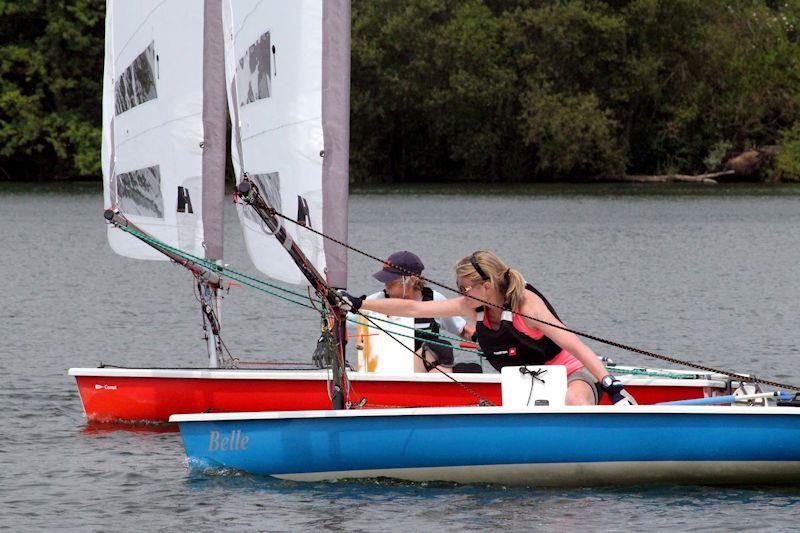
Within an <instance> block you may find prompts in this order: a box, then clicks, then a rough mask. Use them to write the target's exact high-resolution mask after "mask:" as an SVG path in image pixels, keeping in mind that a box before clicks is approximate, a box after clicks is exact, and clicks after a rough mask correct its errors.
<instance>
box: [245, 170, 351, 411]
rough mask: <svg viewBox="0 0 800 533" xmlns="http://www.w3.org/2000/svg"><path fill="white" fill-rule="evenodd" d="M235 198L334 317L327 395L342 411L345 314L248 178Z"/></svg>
mask: <svg viewBox="0 0 800 533" xmlns="http://www.w3.org/2000/svg"><path fill="white" fill-rule="evenodd" d="M236 191H237V192H238V194H239V198H241V199H242V201H243V202H245V203H246V204H248V205H249V206H250V207H252V208H253V211H255V213H256V214H257V215H258V217H259V218H260V219H261V220H262V221H263V222H264V224H266V225H267V227H268V228H269V230H270V231H271V232H272V234H273V235H274V236H275V238H276V239H277V240H278V242H280V243H281V244H282V245H283V247H284V248H285V249H286V251H287V252H288V253H289V256H290V257H291V258H292V260H293V261H294V263H295V265H297V268H298V269H300V272H302V274H303V276H305V278H306V279H307V280H308V282H309V283H310V284H311V286H312V287H313V288H314V292H316V294H317V296H319V297H320V298H322V299H323V300H325V301H326V302H327V303H328V307H329V308H330V310H331V312H332V313H333V316H334V331H333V332H332V333H333V335H334V339H335V342H336V344H337V346H338V347H339V350H338V353H337V357H334V358H333V364H332V371H333V379H332V381H333V394H332V395H331V404H332V407H333V409H344V406H345V395H346V390H347V389H346V388H345V385H344V378H345V375H344V344H343V340H344V324H345V320H344V319H345V313H343V312H342V311H341V310H340V309H339V307H338V305H337V296H336V293H335V292H334V290H333V289H332V288H330V287H329V286H328V284H327V283H326V281H325V278H324V277H323V276H322V274H320V272H319V271H318V270H317V269H316V267H315V266H314V265H313V264H312V263H311V261H309V260H308V258H307V257H306V255H305V253H303V250H302V249H301V248H300V246H299V245H298V244H297V242H296V241H295V240H294V239H292V236H291V235H289V233H287V231H286V227H285V226H284V225H283V224H281V221H280V219H279V218H278V217H277V215H276V213H275V210H274V209H273V208H272V207H271V206H270V205H269V203H268V202H267V200H266V199H265V198H264V196H263V195H262V194H261V192H260V191H259V190H258V186H257V185H256V184H255V183H253V182H252V181H251V180H250V178H248V177H246V176H245V177H244V178H243V179H242V181H241V182H240V183H239V185H238V186H237V188H236Z"/></svg>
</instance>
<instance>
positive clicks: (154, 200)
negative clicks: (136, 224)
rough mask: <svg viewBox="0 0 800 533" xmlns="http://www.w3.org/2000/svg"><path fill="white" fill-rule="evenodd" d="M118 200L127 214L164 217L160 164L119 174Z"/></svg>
mask: <svg viewBox="0 0 800 533" xmlns="http://www.w3.org/2000/svg"><path fill="white" fill-rule="evenodd" d="M116 181H117V202H118V207H119V210H120V211H121V212H122V213H124V214H126V215H138V216H143V217H152V218H164V201H163V198H162V196H161V169H160V167H159V166H158V165H155V166H152V167H147V168H140V169H138V170H132V171H130V172H125V173H124V174H117V180H116Z"/></svg>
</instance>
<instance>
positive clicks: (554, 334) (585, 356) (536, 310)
mask: <svg viewBox="0 0 800 533" xmlns="http://www.w3.org/2000/svg"><path fill="white" fill-rule="evenodd" d="M522 313H523V314H526V315H529V316H532V317H534V318H538V319H540V320H544V321H545V322H549V323H551V324H557V325H559V326H563V325H564V324H562V323H561V321H560V320H559V319H557V318H556V317H555V316H553V313H551V312H550V310H549V309H548V308H547V306H546V305H545V304H544V302H543V301H542V300H541V299H540V298H538V297H537V296H534V295H530V297H527V296H526V298H525V302H524V303H523V305H522ZM523 320H524V321H525V324H527V325H528V326H529V327H532V328H536V329H539V330H541V331H542V333H544V334H545V335H547V336H548V337H549V338H550V339H552V340H553V342H555V343H556V344H558V345H559V346H560V347H561V348H563V349H565V350H566V351H568V352H569V353H571V354H572V355H574V356H575V358H576V359H578V361H580V362H581V363H583V366H585V367H586V368H587V370H589V372H591V373H592V375H593V376H594V377H595V378H596V379H597V381H600V379H602V378H603V376H605V375H606V374H608V370H606V367H605V366H603V364H602V363H601V362H600V360H599V359H598V358H597V354H596V353H594V351H593V350H592V349H591V348H589V347H588V346H587V345H586V344H584V342H583V341H582V340H580V339H579V338H578V336H577V335H575V334H574V333H570V332H569V331H564V330H563V329H559V328H556V327H553V326H548V325H546V324H542V323H541V322H536V321H535V320H530V319H529V318H523Z"/></svg>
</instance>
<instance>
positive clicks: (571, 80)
mask: <svg viewBox="0 0 800 533" xmlns="http://www.w3.org/2000/svg"><path fill="white" fill-rule="evenodd" d="M353 13H354V32H353V42H354V45H353V143H352V146H353V153H354V156H355V157H354V161H353V163H354V164H353V174H354V175H355V176H356V177H357V178H361V179H364V180H376V179H398V180H406V179H413V178H428V179H430V178H434V179H435V178H454V177H459V178H460V177H474V178H477V179H505V180H509V179H511V180H515V179H526V180H541V179H563V178H569V177H580V176H586V175H592V174H619V173H621V172H629V173H637V174H650V173H665V172H676V171H678V172H682V173H695V172H703V171H705V170H707V167H706V164H705V162H712V161H713V162H716V161H718V160H720V157H719V154H717V152H718V151H719V149H720V147H723V146H725V147H730V148H731V150H732V151H741V150H744V149H747V148H750V147H753V146H759V145H764V144H774V143H777V142H779V140H780V138H781V135H782V132H783V131H784V130H786V129H787V128H789V127H790V126H791V125H792V124H794V123H795V121H797V120H798V118H800V106H799V105H798V104H799V103H800V78H799V76H800V68H799V67H800V34H799V33H798V23H800V19H799V17H800V4H799V3H797V2H784V1H769V0H617V1H599V0H594V1H593V0H538V1H537V0H534V1H513V0H506V1H500V0H495V1H490V0H484V1H479V0H467V1H466V2H464V1H448V0H418V1H415V2H412V3H407V2H394V1H392V0H378V1H376V0H353ZM787 157H788V156H787Z"/></svg>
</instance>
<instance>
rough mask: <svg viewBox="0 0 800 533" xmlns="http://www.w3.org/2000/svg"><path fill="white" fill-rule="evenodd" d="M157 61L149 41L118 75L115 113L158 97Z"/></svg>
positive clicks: (154, 50)
mask: <svg viewBox="0 0 800 533" xmlns="http://www.w3.org/2000/svg"><path fill="white" fill-rule="evenodd" d="M157 61H158V58H157V56H156V47H155V43H154V42H153V41H151V42H150V45H149V46H148V47H147V48H145V49H144V52H142V53H141V54H139V55H138V56H136V59H134V60H133V63H131V64H130V66H128V68H126V69H125V71H124V72H123V73H122V75H121V76H120V77H119V79H118V80H117V83H116V84H115V87H114V97H115V100H116V101H115V108H116V113H117V115H119V114H122V113H124V112H125V111H127V110H129V109H131V108H134V107H136V106H137V105H139V104H143V103H144V102H147V101H148V100H153V99H155V98H157V97H158V94H157V92H156V77H157V75H158V73H157V67H156V63H157Z"/></svg>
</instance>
